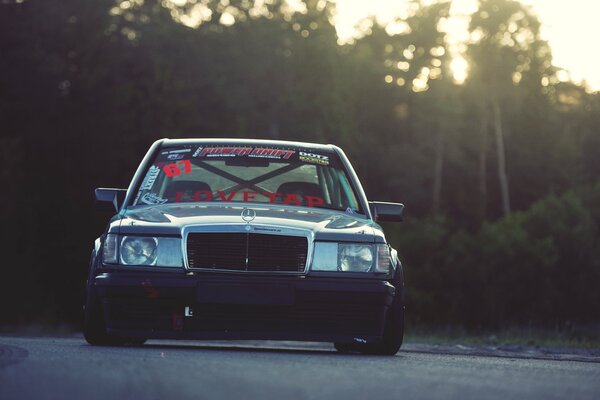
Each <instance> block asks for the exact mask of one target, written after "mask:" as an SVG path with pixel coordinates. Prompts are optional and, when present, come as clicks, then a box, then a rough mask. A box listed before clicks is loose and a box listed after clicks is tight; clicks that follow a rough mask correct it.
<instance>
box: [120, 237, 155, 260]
mask: <svg viewBox="0 0 600 400" xmlns="http://www.w3.org/2000/svg"><path fill="white" fill-rule="evenodd" d="M157 246H158V240H157V239H156V238H153V237H137V236H123V239H121V249H120V255H121V264H124V265H156V248H157Z"/></svg>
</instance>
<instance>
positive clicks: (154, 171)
mask: <svg viewBox="0 0 600 400" xmlns="http://www.w3.org/2000/svg"><path fill="white" fill-rule="evenodd" d="M158 174H160V168H158V167H157V166H156V165H153V166H151V167H150V168H149V169H148V172H147V173H146V176H145V177H144V180H143V181H142V185H141V186H140V190H149V189H151V188H152V185H154V182H155V181H156V178H158Z"/></svg>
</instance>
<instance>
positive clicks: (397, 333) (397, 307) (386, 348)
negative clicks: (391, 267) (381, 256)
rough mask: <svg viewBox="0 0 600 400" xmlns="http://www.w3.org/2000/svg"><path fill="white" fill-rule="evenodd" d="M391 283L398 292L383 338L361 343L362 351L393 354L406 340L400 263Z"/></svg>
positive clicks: (389, 312) (390, 310) (402, 277)
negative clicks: (379, 340) (375, 341)
mask: <svg viewBox="0 0 600 400" xmlns="http://www.w3.org/2000/svg"><path fill="white" fill-rule="evenodd" d="M391 283H392V285H394V287H395V288H396V293H395V295H394V300H393V301H392V306H391V307H390V309H389V311H388V316H387V319H386V323H385V328H384V330H383V338H382V339H381V342H379V343H368V344H365V345H361V349H360V351H361V353H364V354H377V355H385V356H393V355H395V354H396V353H398V351H399V350H400V347H402V342H403V340H404V274H403V272H402V265H401V264H400V263H398V267H397V268H396V273H395V274H394V278H393V279H392V281H391Z"/></svg>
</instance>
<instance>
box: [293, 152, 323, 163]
mask: <svg viewBox="0 0 600 400" xmlns="http://www.w3.org/2000/svg"><path fill="white" fill-rule="evenodd" d="M298 158H299V159H300V161H304V162H308V163H311V164H320V165H329V156H324V155H322V154H314V153H307V152H304V151H299V152H298Z"/></svg>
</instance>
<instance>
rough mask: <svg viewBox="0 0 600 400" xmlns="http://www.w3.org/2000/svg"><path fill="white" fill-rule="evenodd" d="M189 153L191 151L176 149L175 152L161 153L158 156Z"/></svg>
mask: <svg viewBox="0 0 600 400" xmlns="http://www.w3.org/2000/svg"><path fill="white" fill-rule="evenodd" d="M190 151H192V149H177V150H169V151H163V152H162V153H160V154H162V155H165V154H177V153H189V152H190Z"/></svg>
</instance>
